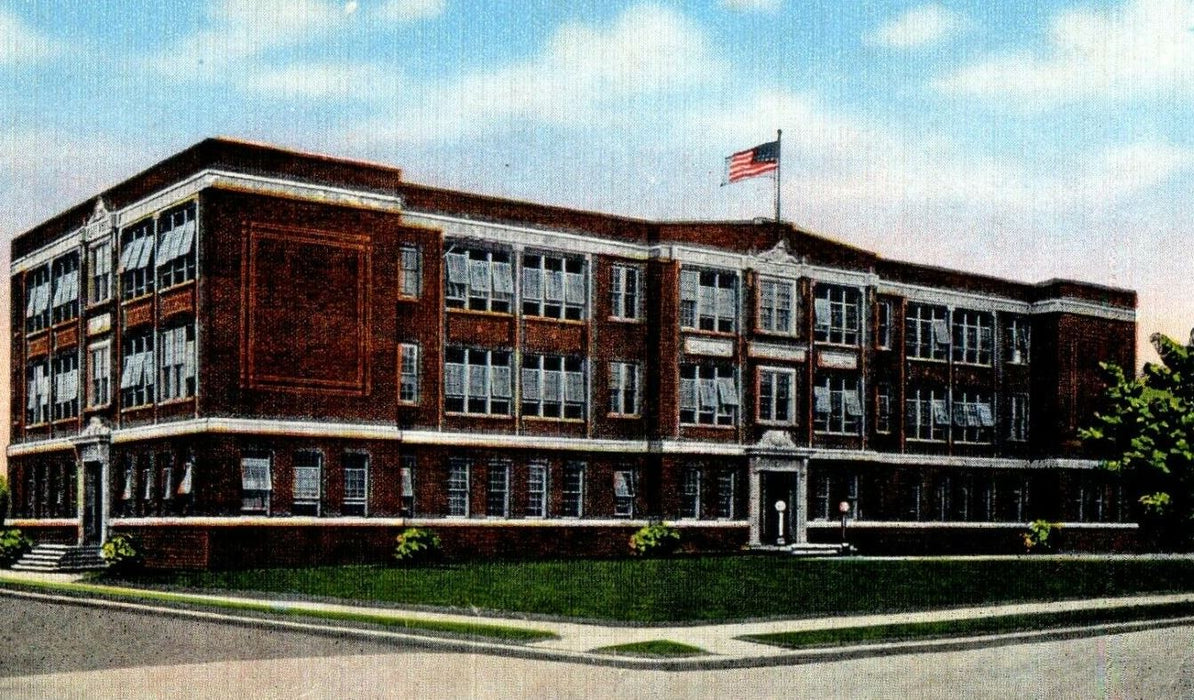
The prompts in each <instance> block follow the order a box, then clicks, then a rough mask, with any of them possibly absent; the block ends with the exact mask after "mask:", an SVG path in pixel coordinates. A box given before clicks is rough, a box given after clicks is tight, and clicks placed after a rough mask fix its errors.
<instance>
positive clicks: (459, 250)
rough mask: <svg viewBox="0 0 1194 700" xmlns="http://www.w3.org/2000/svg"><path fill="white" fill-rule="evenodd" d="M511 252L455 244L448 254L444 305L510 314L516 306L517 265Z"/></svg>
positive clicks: (445, 258) (445, 267)
mask: <svg viewBox="0 0 1194 700" xmlns="http://www.w3.org/2000/svg"><path fill="white" fill-rule="evenodd" d="M512 255H513V254H512V253H511V251H509V250H489V249H485V248H473V247H469V246H466V245H460V246H457V245H451V246H449V248H448V251H447V252H446V253H444V305H445V306H447V307H448V308H450V309H468V310H471V311H487V312H490V313H500V314H509V313H511V312H512V310H513V304H514V264H513V262H512Z"/></svg>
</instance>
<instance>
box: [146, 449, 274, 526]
mask: <svg viewBox="0 0 1194 700" xmlns="http://www.w3.org/2000/svg"><path fill="white" fill-rule="evenodd" d="M270 466H271V456H270V455H269V454H268V453H252V454H247V455H244V456H242V457H241V459H240V489H241V494H240V495H241V506H240V509H241V511H242V512H245V513H265V514H267V515H268V514H269V505H270V493H271V492H272V491H273V489H274V485H273V479H272V478H271V474H270ZM129 481H130V482H131V481H132V480H131V479H130V480H129ZM130 485H131V484H130Z"/></svg>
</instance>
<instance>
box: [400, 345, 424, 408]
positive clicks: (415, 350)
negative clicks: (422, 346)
mask: <svg viewBox="0 0 1194 700" xmlns="http://www.w3.org/2000/svg"><path fill="white" fill-rule="evenodd" d="M398 350H399V352H400V353H401V376H400V378H399V382H398V400H399V401H401V402H402V403H418V401H419V346H418V345H415V344H414V343H402V344H400V345H399V346H398Z"/></svg>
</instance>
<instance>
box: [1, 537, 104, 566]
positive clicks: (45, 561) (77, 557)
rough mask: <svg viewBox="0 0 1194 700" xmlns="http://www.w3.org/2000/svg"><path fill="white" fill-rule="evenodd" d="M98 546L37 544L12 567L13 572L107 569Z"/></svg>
mask: <svg viewBox="0 0 1194 700" xmlns="http://www.w3.org/2000/svg"><path fill="white" fill-rule="evenodd" d="M107 566H108V564H107V563H106V562H105V561H104V558H103V556H101V555H100V548H99V546H98V545H93V546H85V545H72V544H39V545H37V546H35V547H34V548H33V549H31V550H29V551H28V552H27V553H26V554H25V556H23V557H21V558H20V559H19V560H18V561H17V562H16V563H15V564H13V565H12V568H13V570H14V571H42V572H49V573H55V572H62V571H95V570H98V569H104V568H107Z"/></svg>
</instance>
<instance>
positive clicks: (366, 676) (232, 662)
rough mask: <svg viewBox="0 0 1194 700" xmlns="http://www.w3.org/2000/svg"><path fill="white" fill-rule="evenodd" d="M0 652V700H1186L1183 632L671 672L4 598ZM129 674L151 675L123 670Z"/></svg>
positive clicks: (1190, 638)
mask: <svg viewBox="0 0 1194 700" xmlns="http://www.w3.org/2000/svg"><path fill="white" fill-rule="evenodd" d="M0 641H2V642H3V648H2V652H0V654H2V656H0V660H2V665H0V668H2V669H3V670H2V671H0V675H2V676H5V677H0V697H6V698H7V697H14V698H20V697H37V698H42V697H82V696H86V697H88V698H93V697H94V698H103V697H114V698H115V697H210V698H226V697H252V698H256V697H284V698H296V697H337V696H338V697H343V696H347V695H355V696H363V697H413V696H418V697H447V698H502V697H552V698H561V697H562V698H567V697H609V696H619V697H651V698H664V697H735V698H739V697H749V698H770V697H809V696H813V697H881V698H889V697H890V698H902V697H943V698H945V697H949V698H954V697H980V698H986V697H990V698H1007V697H1017V698H1036V697H1040V698H1054V697H1062V698H1102V697H1127V698H1194V627H1175V628H1167V629H1161V630H1153V631H1147V632H1135V633H1131V634H1122V635H1110V636H1105V637H1093V638H1089V639H1079V640H1070V641H1060V642H1046V643H1040V644H1026V645H1021V646H1008V647H997V648H991V649H979V650H972V651H965V652H948V653H938V654H918V655H901V656H890V657H879V658H872V659H860V660H854V661H844V662H836V663H824V664H809V665H803V666H791V667H774V668H755V669H743V670H726V671H691V672H666V671H629V670H624V669H616V668H607V667H597V666H587V665H581V664H567V663H558V662H549V661H528V660H517V659H509V658H502V657H494V656H480V655H471V654H449V653H429V652H422V651H404V650H402V649H401V648H399V647H394V646H389V645H383V644H373V643H367V642H356V641H344V640H335V639H327V638H321V637H317V636H311V635H306V634H302V633H293V632H277V631H274V632H262V631H259V630H254V629H246V628H240V627H231V626H224V625H220V624H214V623H202V622H192V621H186V620H179V619H173V618H161V617H152V616H145V615H139V614H135V613H127V612H111V611H96V610H91V609H87V608H79V607H74V606H61V605H56V604H45V603H31V602H29V601H14V600H12V599H7V598H0ZM136 663H143V664H146V666H144V667H141V668H137V669H136V670H133V669H132V668H129V666H132V665H133V664H136ZM17 674H22V675H17ZM24 674H40V675H24Z"/></svg>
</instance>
